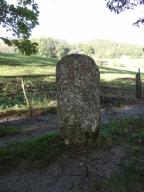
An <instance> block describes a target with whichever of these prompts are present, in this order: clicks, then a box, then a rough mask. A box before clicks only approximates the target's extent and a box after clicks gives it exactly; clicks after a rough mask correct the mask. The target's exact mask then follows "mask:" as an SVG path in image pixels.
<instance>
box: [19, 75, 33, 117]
mask: <svg viewBox="0 0 144 192" xmlns="http://www.w3.org/2000/svg"><path fill="white" fill-rule="evenodd" d="M21 82H22V89H23V94H24V98H25V101H26V104H27V107H28V109H29V116H31V115H32V107H31V105H30V101H29V100H28V97H27V94H26V91H25V85H24V79H23V77H22V78H21Z"/></svg>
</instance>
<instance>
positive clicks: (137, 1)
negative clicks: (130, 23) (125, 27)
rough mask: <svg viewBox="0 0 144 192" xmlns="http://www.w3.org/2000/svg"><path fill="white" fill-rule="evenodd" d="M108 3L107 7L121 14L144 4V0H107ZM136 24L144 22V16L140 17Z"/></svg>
mask: <svg viewBox="0 0 144 192" xmlns="http://www.w3.org/2000/svg"><path fill="white" fill-rule="evenodd" d="M105 1H106V3H107V7H108V8H109V9H110V10H111V11H113V12H115V13H117V14H119V13H121V12H123V11H125V10H130V9H131V10H134V9H136V7H139V6H144V0H105ZM134 24H135V25H137V26H139V25H140V24H144V18H139V19H138V20H137V21H136V22H135V23H134Z"/></svg>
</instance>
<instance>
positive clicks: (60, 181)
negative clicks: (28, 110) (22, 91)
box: [0, 103, 144, 192]
mask: <svg viewBox="0 0 144 192" xmlns="http://www.w3.org/2000/svg"><path fill="white" fill-rule="evenodd" d="M143 116H144V104H142V103H141V104H135V105H123V106H119V107H117V106H111V107H110V106H109V107H105V108H102V109H101V122H102V123H108V122H110V121H111V120H118V119H122V118H126V117H143ZM0 124H5V125H13V126H16V127H18V128H19V129H22V132H21V134H18V135H15V136H11V137H4V138H1V139H0V146H1V147H4V146H6V145H7V144H8V143H11V142H12V141H22V140H25V139H28V138H31V137H38V136H39V135H44V134H46V133H48V132H50V131H56V130H58V120H57V115H56V114H50V113H45V114H42V115H39V116H34V117H31V118H30V117H29V118H22V119H21V118H9V119H3V120H1V122H0ZM126 157H127V149H126V147H124V146H112V148H111V149H110V150H108V151H101V152H97V153H96V152H94V153H92V154H90V155H88V156H85V155H84V154H82V155H81V156H80V157H77V158H76V157H75V158H72V157H71V158H68V157H66V158H64V159H63V161H62V162H61V163H54V164H52V165H51V166H50V167H49V168H47V169H45V170H41V171H29V170H20V169H19V170H13V171H12V172H11V173H9V174H6V175H1V176H0V192H69V191H72V192H79V191H84V192H87V191H88V192H93V191H97V192H103V189H102V188H101V187H100V186H99V180H101V178H103V177H108V178H109V177H110V176H115V175H119V174H120V170H119V166H118V165H119V162H120V161H121V160H122V159H124V158H126ZM104 192H105V191H104Z"/></svg>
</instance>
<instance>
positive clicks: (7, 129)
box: [0, 125, 20, 137]
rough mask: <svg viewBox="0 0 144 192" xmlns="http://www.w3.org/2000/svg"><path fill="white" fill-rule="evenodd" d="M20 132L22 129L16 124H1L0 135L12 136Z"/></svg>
mask: <svg viewBox="0 0 144 192" xmlns="http://www.w3.org/2000/svg"><path fill="white" fill-rule="evenodd" d="M19 132H20V129H18V128H16V127H14V126H6V125H1V126H0V137H5V136H12V135H15V134H18V133H19Z"/></svg>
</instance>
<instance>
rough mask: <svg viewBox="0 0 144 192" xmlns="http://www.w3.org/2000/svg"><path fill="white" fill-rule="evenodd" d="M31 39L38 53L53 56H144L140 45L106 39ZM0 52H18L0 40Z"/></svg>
mask: <svg viewBox="0 0 144 192" xmlns="http://www.w3.org/2000/svg"><path fill="white" fill-rule="evenodd" d="M33 41H35V42H37V43H38V44H39V47H38V55H39V56H46V57H50V58H52V57H54V58H59V59H60V58H62V57H63V56H65V55H67V54H70V53H76V52H79V53H84V54H87V55H90V56H94V57H96V58H120V57H121V56H123V55H127V56H130V57H132V58H140V57H144V51H143V47H142V46H136V45H129V44H126V43H115V42H112V41H108V40H97V39H96V40H92V41H88V42H86V43H80V44H75V45H71V44H68V43H67V42H65V41H62V40H58V39H53V38H47V37H44V38H36V39H33ZM0 52H4V53H18V50H16V49H15V48H14V47H8V46H6V45H5V44H4V43H3V42H0Z"/></svg>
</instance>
